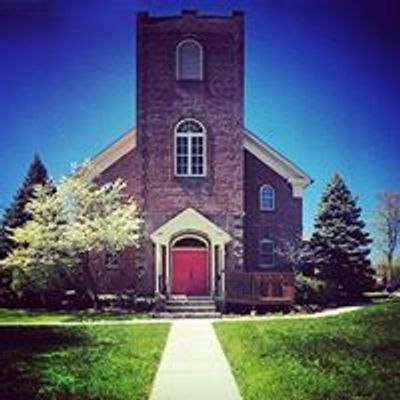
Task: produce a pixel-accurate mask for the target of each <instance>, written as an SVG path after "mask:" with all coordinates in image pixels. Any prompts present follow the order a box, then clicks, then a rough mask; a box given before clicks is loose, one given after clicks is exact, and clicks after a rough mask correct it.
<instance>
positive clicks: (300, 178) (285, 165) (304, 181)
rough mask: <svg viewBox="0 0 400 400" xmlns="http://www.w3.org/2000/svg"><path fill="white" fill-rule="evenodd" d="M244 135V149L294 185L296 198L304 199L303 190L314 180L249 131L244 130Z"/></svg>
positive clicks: (293, 189) (293, 190)
mask: <svg viewBox="0 0 400 400" xmlns="http://www.w3.org/2000/svg"><path fill="white" fill-rule="evenodd" d="M244 134H245V135H244V140H243V146H244V148H245V149H246V150H247V151H249V152H250V153H251V154H253V155H254V156H255V157H257V158H258V159H259V160H260V161H261V162H263V163H264V164H265V165H267V166H268V167H270V168H271V169H272V170H274V171H275V172H276V173H277V174H279V175H280V176H282V177H283V178H285V179H286V180H287V181H288V182H289V183H290V184H291V185H292V193H293V196H294V197H302V195H303V190H304V189H305V188H306V187H307V186H309V185H310V184H311V183H312V179H311V178H310V177H309V176H308V175H307V174H306V173H305V172H303V171H302V170H301V169H300V168H299V167H297V166H296V165H294V164H293V163H292V162H291V161H289V160H288V159H287V158H285V157H284V156H283V155H281V154H280V153H278V152H277V151H276V150H274V149H273V148H272V147H271V146H269V145H268V144H266V143H264V142H263V141H261V140H260V139H259V138H258V137H256V136H255V135H254V134H252V133H251V132H250V131H248V130H247V129H244Z"/></svg>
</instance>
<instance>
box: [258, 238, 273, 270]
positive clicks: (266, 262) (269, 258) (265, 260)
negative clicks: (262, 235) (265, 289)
mask: <svg viewBox="0 0 400 400" xmlns="http://www.w3.org/2000/svg"><path fill="white" fill-rule="evenodd" d="M259 254H260V267H271V266H273V264H274V243H273V242H272V241H271V240H269V239H263V240H261V241H260V253H259Z"/></svg>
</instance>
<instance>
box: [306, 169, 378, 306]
mask: <svg viewBox="0 0 400 400" xmlns="http://www.w3.org/2000/svg"><path fill="white" fill-rule="evenodd" d="M370 243H371V239H370V238H369V234H368V233H367V232H366V231H365V223H364V222H363V221H362V219H361V208H360V207H358V206H357V201H356V199H355V198H354V197H353V196H352V194H351V192H350V190H349V189H348V188H347V186H346V184H345V183H344V181H343V179H342V178H341V177H340V176H339V175H338V174H335V175H334V176H333V178H332V180H331V182H330V183H329V184H328V186H327V188H326V190H325V191H324V193H323V194H322V196H321V200H320V205H319V211H318V214H317V216H316V219H315V224H314V232H313V234H312V237H311V239H310V241H309V243H308V249H307V253H308V259H309V261H310V263H312V265H313V266H314V272H315V275H316V277H317V278H319V279H321V280H323V281H324V282H326V284H327V290H328V292H329V293H331V295H332V297H333V298H332V300H344V299H347V300H348V299H354V298H359V297H361V296H362V293H363V292H364V291H365V290H367V289H369V288H370V287H371V285H372V284H373V279H372V274H373V270H372V268H371V266H370V261H369V258H368V256H369V253H370V249H369V245H370Z"/></svg>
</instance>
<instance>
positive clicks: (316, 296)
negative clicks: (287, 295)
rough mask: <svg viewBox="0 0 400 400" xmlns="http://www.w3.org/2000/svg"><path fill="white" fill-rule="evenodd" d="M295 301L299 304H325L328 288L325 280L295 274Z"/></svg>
mask: <svg viewBox="0 0 400 400" xmlns="http://www.w3.org/2000/svg"><path fill="white" fill-rule="evenodd" d="M295 285H296V303H297V304H301V305H310V304H318V305H326V304H327V302H328V297H329V296H328V288H327V285H326V283H325V282H323V281H321V280H319V279H317V278H313V277H309V276H305V275H303V274H297V275H296V284H295Z"/></svg>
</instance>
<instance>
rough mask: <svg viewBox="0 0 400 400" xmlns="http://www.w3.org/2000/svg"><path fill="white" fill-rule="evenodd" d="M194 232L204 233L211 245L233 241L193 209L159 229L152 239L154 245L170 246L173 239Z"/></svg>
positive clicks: (153, 233) (181, 213) (177, 216)
mask: <svg viewBox="0 0 400 400" xmlns="http://www.w3.org/2000/svg"><path fill="white" fill-rule="evenodd" d="M193 232H201V233H203V234H204V235H205V236H206V237H207V239H208V240H209V241H210V244H221V245H225V244H226V243H228V242H230V241H231V239H232V238H231V236H230V235H229V233H227V232H225V231H224V230H223V229H221V228H220V227H219V226H217V225H216V224H214V222H212V221H210V220H209V219H208V218H206V217H205V216H203V215H202V214H200V213H199V212H198V211H196V210H195V209H193V208H191V207H189V208H187V209H186V210H184V211H182V212H180V213H179V214H178V215H176V216H175V217H173V218H171V219H170V220H169V221H167V222H166V223H165V224H164V225H161V226H160V227H158V228H157V229H156V230H155V231H153V232H152V233H151V235H150V238H151V240H152V241H153V242H154V243H160V244H164V245H169V243H170V241H171V238H172V237H175V236H179V235H181V236H182V235H183V234H185V233H189V234H190V233H193Z"/></svg>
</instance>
